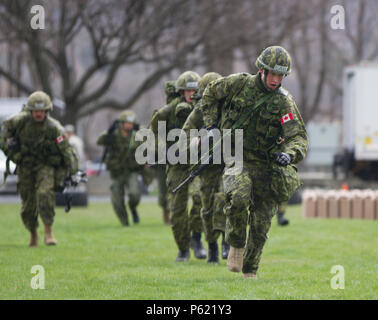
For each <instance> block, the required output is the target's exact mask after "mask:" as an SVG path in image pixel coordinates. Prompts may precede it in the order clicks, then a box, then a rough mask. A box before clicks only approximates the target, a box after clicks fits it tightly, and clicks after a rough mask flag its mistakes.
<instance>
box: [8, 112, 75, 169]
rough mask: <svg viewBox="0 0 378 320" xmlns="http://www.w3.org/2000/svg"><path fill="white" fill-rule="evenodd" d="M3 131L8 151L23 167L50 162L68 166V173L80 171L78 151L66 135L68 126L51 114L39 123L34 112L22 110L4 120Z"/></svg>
mask: <svg viewBox="0 0 378 320" xmlns="http://www.w3.org/2000/svg"><path fill="white" fill-rule="evenodd" d="M1 135H2V137H3V140H4V145H3V149H4V153H5V154H6V155H7V156H8V158H9V159H10V160H12V161H13V162H15V163H16V164H17V165H19V166H21V167H22V168H25V169H26V168H30V169H37V170H38V168H40V167H42V166H44V165H48V166H52V167H54V168H65V169H66V170H67V174H73V173H75V172H76V171H77V166H78V163H77V155H76V153H75V151H74V150H73V149H72V147H71V146H70V145H69V143H68V139H67V137H66V136H65V135H64V128H63V127H62V125H61V124H60V123H59V121H57V120H55V119H53V118H51V117H50V116H48V115H47V116H46V119H45V120H44V121H43V122H42V123H41V124H38V123H36V122H35V121H34V120H33V118H32V116H31V114H30V112H26V111H23V112H20V113H18V114H16V115H14V116H12V117H10V118H9V119H7V120H5V121H4V122H3V124H2V132H1ZM11 144H13V147H12V146H11Z"/></svg>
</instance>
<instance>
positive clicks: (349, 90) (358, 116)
mask: <svg viewBox="0 0 378 320" xmlns="http://www.w3.org/2000/svg"><path fill="white" fill-rule="evenodd" d="M377 81H378V64H369V63H366V64H360V65H356V66H350V67H347V68H346V69H345V70H344V79H343V86H344V94H343V124H342V126H343V130H342V131H343V149H344V150H343V153H342V154H338V155H336V156H335V159H334V168H335V170H334V172H336V168H337V167H340V166H341V167H342V168H343V172H344V174H345V178H349V177H357V178H360V179H363V180H368V181H378V99H377V93H378V84H377V83H378V82H377Z"/></svg>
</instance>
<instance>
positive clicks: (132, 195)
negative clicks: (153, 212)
mask: <svg viewBox="0 0 378 320" xmlns="http://www.w3.org/2000/svg"><path fill="white" fill-rule="evenodd" d="M125 188H127V189H128V197H129V207H130V209H131V210H132V209H135V208H136V207H137V205H138V204H139V201H140V189H139V182H138V173H137V172H127V173H124V174H122V175H119V176H118V177H114V176H112V184H111V186H110V189H111V193H112V194H111V200H112V205H113V209H114V211H115V213H116V215H117V217H118V219H119V220H120V221H121V223H122V224H123V225H125V224H127V223H128V215H127V209H126V206H125Z"/></svg>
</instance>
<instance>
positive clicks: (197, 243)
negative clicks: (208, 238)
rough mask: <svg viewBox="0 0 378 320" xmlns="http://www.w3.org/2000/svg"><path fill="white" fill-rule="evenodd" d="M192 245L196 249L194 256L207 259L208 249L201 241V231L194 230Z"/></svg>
mask: <svg viewBox="0 0 378 320" xmlns="http://www.w3.org/2000/svg"><path fill="white" fill-rule="evenodd" d="M190 247H191V248H192V249H193V251H194V256H195V257H196V258H197V259H206V250H205V248H204V247H203V244H202V241H201V232H193V234H192V239H190Z"/></svg>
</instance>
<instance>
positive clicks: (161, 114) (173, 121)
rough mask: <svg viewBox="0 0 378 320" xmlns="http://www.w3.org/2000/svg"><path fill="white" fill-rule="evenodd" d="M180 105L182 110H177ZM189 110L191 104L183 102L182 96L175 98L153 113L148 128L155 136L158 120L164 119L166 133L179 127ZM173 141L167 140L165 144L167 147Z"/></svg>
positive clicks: (191, 106)
mask: <svg viewBox="0 0 378 320" xmlns="http://www.w3.org/2000/svg"><path fill="white" fill-rule="evenodd" d="M180 107H183V108H182V109H183V112H177V111H178V108H180ZM191 110H193V105H192V104H190V103H187V102H185V99H184V97H178V98H175V99H173V100H172V101H171V102H170V103H168V104H167V105H165V106H164V107H163V108H161V109H160V110H159V111H157V112H156V113H155V114H154V115H153V117H152V120H151V123H150V128H151V130H152V132H153V133H154V134H155V136H156V137H157V134H158V121H166V130H167V133H168V132H169V130H172V129H181V128H182V126H183V125H184V122H185V120H186V118H187V116H188V114H189V113H190V112H191ZM173 143H174V142H168V143H167V146H168V147H169V146H171V145H172V144H173Z"/></svg>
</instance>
